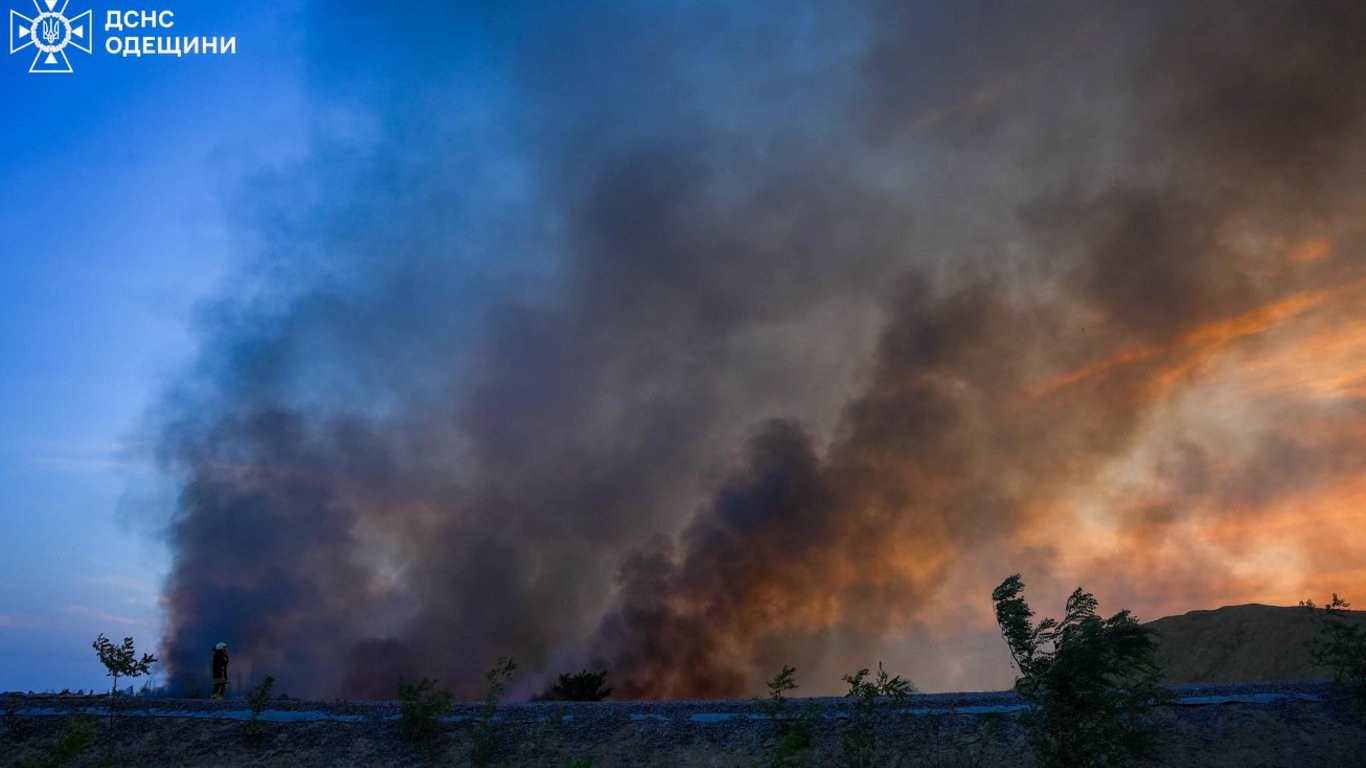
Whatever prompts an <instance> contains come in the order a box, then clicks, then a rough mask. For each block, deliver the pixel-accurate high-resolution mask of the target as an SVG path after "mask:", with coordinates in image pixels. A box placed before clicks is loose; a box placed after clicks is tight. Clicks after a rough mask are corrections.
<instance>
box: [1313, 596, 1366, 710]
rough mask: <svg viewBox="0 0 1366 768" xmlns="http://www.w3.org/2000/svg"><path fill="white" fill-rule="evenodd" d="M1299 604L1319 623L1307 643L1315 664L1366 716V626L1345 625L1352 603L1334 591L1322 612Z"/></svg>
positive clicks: (1356, 624) (1358, 624)
mask: <svg viewBox="0 0 1366 768" xmlns="http://www.w3.org/2000/svg"><path fill="white" fill-rule="evenodd" d="M1300 605H1301V606H1303V607H1305V608H1307V609H1309V611H1311V612H1312V614H1313V615H1314V616H1315V617H1317V618H1318V621H1319V633H1318V635H1316V636H1314V637H1312V638H1310V640H1309V653H1310V655H1311V656H1312V658H1313V659H1314V663H1315V664H1318V665H1320V666H1323V667H1327V668H1328V669H1329V670H1331V671H1332V673H1333V681H1334V682H1336V683H1337V684H1338V685H1341V686H1345V687H1346V688H1347V690H1348V692H1349V693H1350V694H1351V695H1352V698H1353V700H1354V701H1355V703H1356V705H1357V707H1358V709H1359V711H1361V712H1362V713H1363V714H1366V624H1361V623H1348V621H1347V618H1346V616H1345V615H1344V614H1345V613H1346V612H1347V611H1348V610H1350V609H1351V607H1352V604H1351V603H1349V602H1347V601H1346V600H1343V599H1342V598H1340V597H1338V596H1337V593H1336V592H1335V593H1333V600H1332V602H1330V603H1328V604H1327V605H1325V606H1323V610H1322V611H1320V610H1318V609H1317V608H1316V607H1315V606H1314V601H1313V600H1305V601H1304V602H1301V603H1300Z"/></svg>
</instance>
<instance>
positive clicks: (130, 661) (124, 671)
mask: <svg viewBox="0 0 1366 768" xmlns="http://www.w3.org/2000/svg"><path fill="white" fill-rule="evenodd" d="M90 647H92V648H94V649H95V654H96V655H97V656H99V658H100V663H101V664H103V665H104V668H105V670H106V672H107V673H108V676H109V677H112V678H114V685H113V687H111V688H110V689H109V737H110V742H109V749H110V752H111V755H112V751H113V748H114V746H113V740H112V739H113V735H114V701H115V697H116V696H118V692H119V678H120V677H130V678H137V677H141V676H143V675H148V674H151V669H152V665H153V664H155V663H156V662H157V657H155V656H153V655H152V654H150V653H144V654H142V658H138V655H137V651H136V650H135V649H134V648H133V638H131V637H125V638H123V644H122V645H114V643H113V641H111V640H110V639H109V638H107V637H105V636H104V633H103V632H101V633H100V634H99V636H98V637H96V638H95V642H93V643H91V644H90Z"/></svg>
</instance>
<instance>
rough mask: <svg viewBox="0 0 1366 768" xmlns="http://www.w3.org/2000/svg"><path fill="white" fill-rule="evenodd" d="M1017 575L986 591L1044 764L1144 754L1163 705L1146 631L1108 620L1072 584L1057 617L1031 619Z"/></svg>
mask: <svg viewBox="0 0 1366 768" xmlns="http://www.w3.org/2000/svg"><path fill="white" fill-rule="evenodd" d="M1023 591H1024V582H1022V581H1021V580H1020V576H1019V574H1016V575H1014V576H1011V577H1010V578H1008V579H1006V580H1005V581H1003V582H1001V585H1000V586H998V587H997V588H996V589H995V590H994V591H993V592H992V595H991V599H992V602H993V603H994V604H995V606H996V621H997V623H998V624H999V625H1000V628H1001V636H1002V637H1004V638H1005V641H1006V645H1007V646H1009V648H1010V655H1011V658H1012V659H1013V660H1014V662H1015V666H1016V668H1017V669H1018V670H1019V676H1018V677H1017V678H1016V680H1015V690H1016V691H1018V692H1019V694H1020V695H1021V696H1023V697H1024V699H1025V700H1026V701H1027V702H1028V703H1029V704H1030V709H1029V710H1028V711H1027V712H1026V713H1025V715H1024V718H1023V722H1024V725H1025V726H1026V728H1027V729H1028V731H1029V745H1030V747H1031V748H1032V750H1033V752H1034V755H1035V757H1036V758H1038V761H1039V764H1040V765H1041V766H1043V768H1101V767H1102V766H1105V767H1107V768H1108V767H1110V766H1118V765H1123V764H1125V763H1126V762H1128V761H1129V760H1132V759H1140V758H1151V757H1153V756H1154V755H1155V753H1156V749H1157V740H1156V737H1157V734H1156V732H1155V730H1154V729H1153V727H1152V725H1151V723H1150V721H1149V718H1148V717H1147V715H1148V714H1149V713H1150V712H1151V711H1152V709H1153V707H1155V706H1158V705H1161V704H1165V703H1169V702H1170V701H1171V700H1172V694H1171V692H1170V691H1168V690H1167V688H1166V687H1165V686H1163V685H1162V681H1161V672H1160V670H1159V669H1158V667H1157V665H1156V663H1155V662H1154V660H1153V658H1154V655H1155V653H1156V650H1157V645H1156V638H1155V636H1154V633H1153V630H1151V629H1149V628H1147V627H1144V626H1142V625H1141V624H1139V623H1138V620H1137V619H1135V618H1134V617H1133V616H1132V615H1130V613H1129V612H1128V611H1127V610H1125V611H1120V612H1119V613H1116V614H1115V615H1114V616H1111V617H1110V618H1108V619H1102V618H1101V617H1100V616H1099V615H1098V614H1097V613H1096V608H1097V607H1098V603H1097V601H1096V599H1095V597H1093V596H1092V595H1091V593H1089V592H1083V591H1082V590H1081V589H1080V588H1078V589H1077V590H1076V591H1075V592H1073V593H1072V596H1071V597H1069V598H1068V599H1067V606H1066V608H1065V611H1064V614H1063V618H1062V620H1061V621H1059V620H1056V619H1051V618H1048V619H1044V620H1042V621H1040V622H1038V623H1037V624H1035V623H1034V622H1033V618H1034V611H1033V610H1032V609H1031V608H1030V607H1029V604H1028V603H1027V602H1025V600H1024V598H1023V597H1021V596H1020V595H1021V593H1022V592H1023Z"/></svg>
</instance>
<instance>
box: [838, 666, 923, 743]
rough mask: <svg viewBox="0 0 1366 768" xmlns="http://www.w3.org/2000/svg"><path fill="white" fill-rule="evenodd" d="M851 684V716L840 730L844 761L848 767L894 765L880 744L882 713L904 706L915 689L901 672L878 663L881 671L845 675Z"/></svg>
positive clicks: (848, 711)
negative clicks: (889, 672) (879, 718)
mask: <svg viewBox="0 0 1366 768" xmlns="http://www.w3.org/2000/svg"><path fill="white" fill-rule="evenodd" d="M844 682H846V683H848V684H849V692H848V693H847V694H845V696H844V698H845V702H846V705H845V712H846V715H847V719H846V720H845V721H844V723H843V726H842V728H841V729H840V749H841V752H840V760H841V762H840V764H841V765H842V766H844V768H886V767H887V766H891V765H892V764H893V758H892V755H891V754H890V753H889V751H888V750H885V749H881V748H880V744H879V743H878V728H877V719H878V716H879V715H880V714H881V713H882V712H884V711H886V710H888V709H901V708H903V707H905V706H906V704H907V703H908V702H909V701H910V698H911V694H912V693H914V692H915V688H914V687H912V686H911V683H910V681H909V680H906V679H904V678H902V677H901V676H900V675H896V676H891V675H888V674H887V671H886V670H884V669H883V668H882V662H878V665H877V674H876V675H874V676H871V677H870V672H869V670H868V669H866V668H865V669H860V670H859V671H858V672H855V673H854V674H852V675H845V676H844Z"/></svg>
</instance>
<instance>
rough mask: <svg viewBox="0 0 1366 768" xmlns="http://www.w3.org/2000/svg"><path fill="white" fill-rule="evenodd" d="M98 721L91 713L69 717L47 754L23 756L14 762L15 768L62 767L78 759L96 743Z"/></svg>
mask: <svg viewBox="0 0 1366 768" xmlns="http://www.w3.org/2000/svg"><path fill="white" fill-rule="evenodd" d="M97 721H98V718H97V717H95V716H94V715H89V714H77V715H72V716H70V717H68V718H67V719H66V723H64V724H63V725H62V732H61V735H59V736H58V737H57V741H56V743H55V744H53V745H52V746H51V747H48V750H47V752H46V753H45V754H43V755H40V756H37V757H33V756H25V757H21V758H19V759H18V760H16V761H15V762H14V768H61V766H64V765H67V764H68V763H70V762H72V761H74V760H76V759H77V758H79V757H80V756H81V755H83V754H85V751H86V750H88V749H90V745H92V744H94V743H95V733H96V727H95V726H96V722H97Z"/></svg>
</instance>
